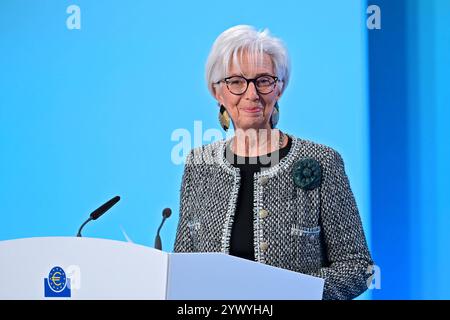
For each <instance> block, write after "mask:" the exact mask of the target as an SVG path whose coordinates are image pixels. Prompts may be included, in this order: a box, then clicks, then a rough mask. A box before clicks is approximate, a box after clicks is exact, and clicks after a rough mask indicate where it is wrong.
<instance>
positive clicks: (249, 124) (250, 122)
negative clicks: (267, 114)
mask: <svg viewBox="0 0 450 320" xmlns="http://www.w3.org/2000/svg"><path fill="white" fill-rule="evenodd" d="M237 127H238V128H239V129H242V130H247V129H262V128H266V127H267V125H266V123H265V121H264V119H263V118H260V117H248V118H247V119H245V120H243V121H240V122H239V124H238V126H237Z"/></svg>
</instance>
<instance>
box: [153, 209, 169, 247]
mask: <svg viewBox="0 0 450 320" xmlns="http://www.w3.org/2000/svg"><path fill="white" fill-rule="evenodd" d="M171 214H172V210H170V208H165V209H164V210H163V212H162V215H163V219H162V221H161V224H160V225H159V228H158V231H157V232H156V238H155V249H158V250H162V243H161V237H160V236H159V231H161V228H162V226H163V224H164V221H166V219H167V218H168V217H170V215H171Z"/></svg>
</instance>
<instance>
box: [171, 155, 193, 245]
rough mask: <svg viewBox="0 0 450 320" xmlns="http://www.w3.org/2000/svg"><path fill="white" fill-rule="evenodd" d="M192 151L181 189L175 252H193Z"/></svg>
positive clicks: (187, 160)
mask: <svg viewBox="0 0 450 320" xmlns="http://www.w3.org/2000/svg"><path fill="white" fill-rule="evenodd" d="M192 159H193V157H192V151H191V152H190V153H189V154H188V156H187V157H186V163H185V165H184V171H183V177H182V180H181V188H180V212H179V220H178V226H177V232H176V237H175V245H174V252H192V251H193V246H192V239H191V236H190V232H189V226H188V221H189V201H190V200H189V199H190V195H191V194H190V188H191V180H192V169H193V167H192V166H193V163H192Z"/></svg>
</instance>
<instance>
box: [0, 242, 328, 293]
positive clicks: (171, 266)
mask: <svg viewBox="0 0 450 320" xmlns="http://www.w3.org/2000/svg"><path fill="white" fill-rule="evenodd" d="M323 286H324V280H323V279H321V278H316V277H312V276H309V275H305V274H301V273H297V272H292V271H288V270H284V269H280V268H276V267H272V266H268V265H265V264H261V263H257V262H253V261H249V260H245V259H241V258H237V257H234V256H230V255H226V254H223V253H167V252H163V251H159V250H156V249H153V248H149V247H145V246H142V245H138V244H133V243H129V242H120V241H113V240H105V239H95V238H71V237H47V238H27V239H17V240H7V241H0V299H84V300H87V299H157V300H161V299H162V300H164V299H170V300H173V299H176V300H243V299H245V300H272V299H273V300H279V299H289V300H292V299H296V300H297V299H308V300H317V299H321V298H322V292H323Z"/></svg>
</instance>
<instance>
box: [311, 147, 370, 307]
mask: <svg viewBox="0 0 450 320" xmlns="http://www.w3.org/2000/svg"><path fill="white" fill-rule="evenodd" d="M322 179H323V180H322V190H321V195H320V197H321V203H322V211H321V225H322V230H323V240H324V242H325V246H326V255H327V259H328V262H329V266H328V267H325V268H321V269H319V271H318V273H317V274H315V275H316V276H318V277H321V278H324V279H325V288H324V294H323V299H326V300H328V299H353V298H355V297H357V296H358V295H360V294H361V293H363V292H364V291H365V290H366V289H367V288H368V279H369V277H370V276H371V274H370V273H369V267H370V266H371V265H372V264H373V261H372V258H371V256H370V253H369V250H368V247H367V243H366V238H365V236H364V231H363V227H362V223H361V218H360V216H359V212H358V208H357V206H356V202H355V198H354V196H353V193H352V191H351V189H350V184H349V181H348V177H347V175H346V173H345V169H344V163H343V161H342V157H341V156H340V154H339V153H337V152H336V151H334V150H332V151H331V153H330V156H329V157H328V158H327V160H325V162H324V165H323V176H322Z"/></svg>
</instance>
